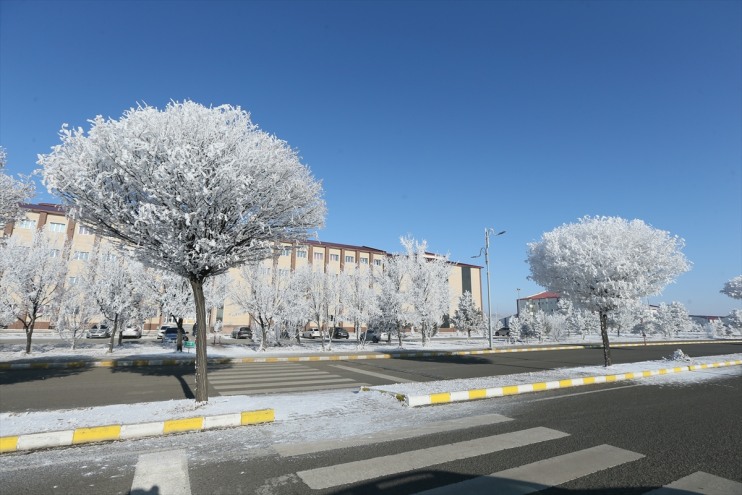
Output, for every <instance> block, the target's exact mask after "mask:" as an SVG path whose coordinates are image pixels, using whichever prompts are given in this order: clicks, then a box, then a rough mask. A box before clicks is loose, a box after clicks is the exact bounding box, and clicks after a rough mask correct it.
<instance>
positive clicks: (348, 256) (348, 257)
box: [345, 255, 356, 263]
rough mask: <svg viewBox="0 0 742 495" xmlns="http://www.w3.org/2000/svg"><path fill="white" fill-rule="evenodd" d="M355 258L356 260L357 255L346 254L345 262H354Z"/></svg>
mask: <svg viewBox="0 0 742 495" xmlns="http://www.w3.org/2000/svg"><path fill="white" fill-rule="evenodd" d="M355 260H356V259H355V257H353V256H351V255H346V256H345V262H346V263H353V262H354V261H355Z"/></svg>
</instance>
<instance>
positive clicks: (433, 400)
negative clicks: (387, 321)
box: [361, 359, 742, 407]
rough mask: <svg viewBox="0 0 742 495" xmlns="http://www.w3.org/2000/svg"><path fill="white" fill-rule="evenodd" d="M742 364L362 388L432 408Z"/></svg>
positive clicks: (732, 362)
mask: <svg viewBox="0 0 742 495" xmlns="http://www.w3.org/2000/svg"><path fill="white" fill-rule="evenodd" d="M739 365H742V359H740V360H735V361H722V362H718V363H708V364H696V365H690V366H677V367H674V368H663V369H656V370H646V371H634V372H629V373H621V374H616V375H601V376H588V377H582V378H568V379H565V380H554V381H550V382H538V383H528V384H522V385H509V386H504V387H493V388H481V389H471V390H459V391H451V392H438V393H434V394H425V395H408V394H403V393H396V392H388V391H385V390H381V389H378V388H374V389H372V388H370V387H362V388H361V390H365V391H370V390H376V391H379V392H382V393H387V394H391V395H393V396H394V397H396V398H397V400H399V401H400V402H404V403H405V405H407V406H409V407H418V406H428V405H431V404H447V403H450V402H462V401H471V400H479V399H489V398H493V397H503V396H506V395H517V394H525V393H530V392H542V391H544V390H554V389H557V388H569V387H579V386H581V385H592V384H595V383H612V382H618V381H622V380H636V379H640V378H647V377H651V376H658V375H667V374H672V373H682V372H684V371H698V370H703V369H708V368H721V367H724V366H739Z"/></svg>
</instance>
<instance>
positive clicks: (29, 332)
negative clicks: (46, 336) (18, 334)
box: [26, 319, 35, 354]
mask: <svg viewBox="0 0 742 495" xmlns="http://www.w3.org/2000/svg"><path fill="white" fill-rule="evenodd" d="M34 323H35V322H34V320H33V319H32V320H31V321H29V322H28V326H26V354H31V337H32V336H33V326H34Z"/></svg>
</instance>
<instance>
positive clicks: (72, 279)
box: [67, 277, 77, 285]
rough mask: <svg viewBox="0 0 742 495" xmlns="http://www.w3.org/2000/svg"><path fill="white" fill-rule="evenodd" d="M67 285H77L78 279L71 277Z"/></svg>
mask: <svg viewBox="0 0 742 495" xmlns="http://www.w3.org/2000/svg"><path fill="white" fill-rule="evenodd" d="M67 283H69V284H70V285H75V284H76V283H77V277H69V278H68V279H67Z"/></svg>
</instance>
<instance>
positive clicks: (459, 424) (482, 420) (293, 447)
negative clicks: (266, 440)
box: [273, 414, 512, 457]
mask: <svg viewBox="0 0 742 495" xmlns="http://www.w3.org/2000/svg"><path fill="white" fill-rule="evenodd" d="M505 421H512V418H508V417H506V416H502V415H500V414H483V415H481V416H473V417H464V418H458V419H450V420H447V421H436V422H433V423H428V424H426V425H425V426H422V427H420V428H412V429H410V428H403V429H397V430H384V431H379V432H376V433H370V434H366V435H357V436H352V437H347V438H336V439H333V440H326V441H314V442H304V443H294V444H278V445H274V446H273V449H274V450H275V451H276V452H278V454H279V455H281V456H282V457H290V456H296V455H304V454H314V453H317V452H325V451H328V450H335V449H344V448H348V447H360V446H363V445H371V444H374V443H381V442H393V441H395V440H404V439H407V438H414V437H421V436H423V435H431V434H433V433H440V432H443V431H454V430H462V429H464V428H473V427H475V426H483V425H493V424H496V423H502V422H505Z"/></svg>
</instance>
